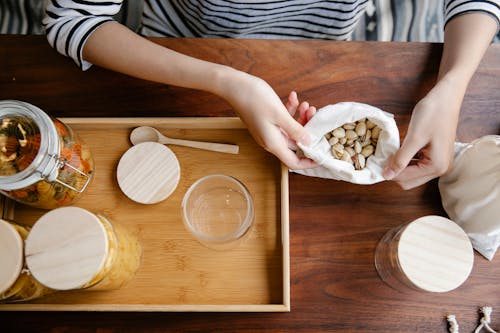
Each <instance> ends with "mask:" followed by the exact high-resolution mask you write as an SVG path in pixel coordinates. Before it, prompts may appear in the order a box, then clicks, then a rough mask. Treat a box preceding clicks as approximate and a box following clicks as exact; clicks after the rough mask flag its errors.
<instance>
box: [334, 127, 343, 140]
mask: <svg viewBox="0 0 500 333" xmlns="http://www.w3.org/2000/svg"><path fill="white" fill-rule="evenodd" d="M332 135H333V136H334V137H336V138H339V139H340V138H343V137H345V129H343V128H342V127H338V128H336V129H334V130H333V131H332Z"/></svg>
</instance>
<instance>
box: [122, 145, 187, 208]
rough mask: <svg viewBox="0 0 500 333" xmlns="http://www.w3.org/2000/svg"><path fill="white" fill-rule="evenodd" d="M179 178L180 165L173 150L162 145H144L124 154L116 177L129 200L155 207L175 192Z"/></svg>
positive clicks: (134, 147) (136, 146)
mask: <svg viewBox="0 0 500 333" xmlns="http://www.w3.org/2000/svg"><path fill="white" fill-rule="evenodd" d="M180 175H181V169H180V166H179V161H178V160H177V157H176V156H175V154H174V153H173V152H172V150H170V149H169V148H168V147H166V146H165V145H162V144H160V143H156V142H144V143H140V144H138V145H135V146H133V147H132V148H130V149H129V150H127V151H126V152H125V154H123V156H122V157H121V159H120V162H119V163H118V169H117V175H116V176H117V180H118V185H119V186H120V189H121V190H122V191H123V193H124V194H125V195H126V196H127V197H129V198H130V199H132V200H134V201H136V202H139V203H143V204H154V203H158V202H160V201H162V200H165V199H166V198H167V197H168V196H169V195H170V194H172V192H174V190H175V188H176V187H177V184H178V183H179V179H180Z"/></svg>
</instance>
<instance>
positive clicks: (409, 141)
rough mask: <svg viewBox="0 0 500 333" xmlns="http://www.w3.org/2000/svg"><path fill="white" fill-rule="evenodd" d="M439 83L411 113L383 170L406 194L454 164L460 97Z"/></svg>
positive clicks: (446, 83) (453, 88)
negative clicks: (406, 191)
mask: <svg viewBox="0 0 500 333" xmlns="http://www.w3.org/2000/svg"><path fill="white" fill-rule="evenodd" d="M455 88H456V87H454V85H453V83H451V82H447V81H445V80H443V81H440V82H439V83H438V84H436V86H435V87H434V88H433V89H432V90H431V91H430V92H429V93H428V94H427V96H425V97H424V98H423V99H422V100H421V101H420V102H419V103H418V104H417V105H416V106H415V108H414V109H413V113H412V117H411V120H410V124H409V127H408V133H407V134H406V137H405V139H404V141H403V144H402V145H401V148H400V149H399V150H398V151H397V152H396V153H395V154H394V155H393V156H392V157H391V159H390V160H389V162H388V163H387V166H386V167H385V169H384V172H383V175H384V178H385V179H387V180H394V181H395V182H397V183H398V184H399V185H400V186H401V187H402V188H403V189H405V190H408V189H411V188H414V187H417V186H419V185H422V184H424V183H426V182H428V181H429V180H431V179H433V178H436V177H439V176H441V175H443V174H444V173H445V172H447V171H448V170H449V169H450V168H451V167H452V163H453V144H454V141H455V135H456V128H457V123H458V114H459V111H460V105H461V103H462V98H463V94H462V93H461V92H460V90H457V89H455Z"/></svg>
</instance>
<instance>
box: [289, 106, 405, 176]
mask: <svg viewBox="0 0 500 333" xmlns="http://www.w3.org/2000/svg"><path fill="white" fill-rule="evenodd" d="M363 118H368V119H369V120H370V121H372V122H373V123H375V124H376V125H377V126H378V127H380V128H381V129H382V131H381V132H380V136H379V139H378V143H377V147H376V150H375V152H374V154H373V155H372V156H370V157H369V158H368V160H367V162H366V166H365V168H364V169H362V170H355V169H354V166H352V165H351V164H349V163H347V162H344V161H340V160H337V159H335V158H334V157H333V156H332V154H331V146H330V144H329V143H328V141H327V140H326V138H325V134H326V133H328V132H331V131H332V130H334V129H335V128H337V127H340V126H342V125H344V124H345V123H350V122H355V121H358V120H360V119H363ZM304 127H305V129H306V130H307V132H308V133H309V135H310V136H311V143H310V144H309V145H308V146H304V145H302V144H300V143H299V148H300V149H301V150H302V153H303V154H304V155H305V156H307V157H309V158H310V159H312V160H314V161H316V162H317V163H318V164H319V166H318V167H316V168H313V169H307V170H292V171H293V172H296V173H299V174H302V175H306V176H313V177H321V178H330V179H336V180H343V181H348V182H351V183H356V184H374V183H377V182H380V181H383V180H384V177H383V176H382V171H383V170H384V167H385V165H386V163H387V160H388V158H389V157H390V156H391V155H392V154H394V153H395V152H396V151H397V150H398V148H399V131H398V127H397V126H396V122H395V121H394V116H393V115H392V114H391V113H388V112H384V111H382V110H380V109H378V108H376V107H373V106H371V105H368V104H363V103H356V102H342V103H338V104H333V105H327V106H325V107H323V108H321V109H320V110H318V112H317V113H316V115H314V117H313V118H312V119H311V120H310V121H309V122H308V123H307V124H306V125H305V126H304ZM298 154H300V151H299V152H298Z"/></svg>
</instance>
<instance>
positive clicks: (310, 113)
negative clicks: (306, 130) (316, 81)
mask: <svg viewBox="0 0 500 333" xmlns="http://www.w3.org/2000/svg"><path fill="white" fill-rule="evenodd" d="M315 114H316V108H315V107H314V106H311V107H310V108H309V109H308V110H307V111H306V120H307V121H306V124H307V123H308V122H309V120H311V118H312V117H314V115H315Z"/></svg>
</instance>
